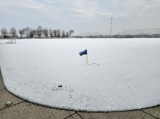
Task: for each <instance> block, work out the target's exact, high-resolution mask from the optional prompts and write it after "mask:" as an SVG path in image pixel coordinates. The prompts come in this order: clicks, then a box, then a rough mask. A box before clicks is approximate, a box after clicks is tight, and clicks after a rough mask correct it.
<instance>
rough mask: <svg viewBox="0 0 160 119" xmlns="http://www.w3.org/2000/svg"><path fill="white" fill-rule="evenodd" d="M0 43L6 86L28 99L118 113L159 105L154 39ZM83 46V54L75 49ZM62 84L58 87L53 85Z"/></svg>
mask: <svg viewBox="0 0 160 119" xmlns="http://www.w3.org/2000/svg"><path fill="white" fill-rule="evenodd" d="M5 42H7V41H5V40H1V41H0V66H1V71H2V76H3V81H4V84H5V86H6V88H7V89H8V90H9V91H10V92H12V93H13V94H15V95H16V96H19V97H21V98H23V99H25V100H28V101H30V102H34V103H38V104H41V105H46V106H50V107H56V108H61V109H70V110H77V111H79V110H81V111H122V110H132V109H140V108H145V107H151V106H156V105H159V104H160V93H159V92H160V39H159V38H147V39H146V38H141V39H136V38H133V39H87V38H85V39H74V38H72V39H28V40H27V39H25V40H24V39H23V40H17V43H16V44H5ZM85 49H87V50H88V59H89V63H90V64H91V63H93V62H94V63H97V64H99V66H98V65H96V64H92V65H86V56H85V55H84V56H80V55H79V52H81V51H83V50H85ZM58 85H62V87H58Z"/></svg>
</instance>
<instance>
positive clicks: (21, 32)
mask: <svg viewBox="0 0 160 119" xmlns="http://www.w3.org/2000/svg"><path fill="white" fill-rule="evenodd" d="M24 32H25V29H21V30H19V34H20V35H21V38H22V36H23V35H24Z"/></svg>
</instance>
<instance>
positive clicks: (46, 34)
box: [1, 26, 74, 38]
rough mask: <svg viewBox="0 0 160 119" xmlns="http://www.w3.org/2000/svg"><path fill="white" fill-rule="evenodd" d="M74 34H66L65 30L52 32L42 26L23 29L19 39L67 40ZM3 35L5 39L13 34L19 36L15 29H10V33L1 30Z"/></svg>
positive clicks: (20, 31) (3, 29)
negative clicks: (54, 38)
mask: <svg viewBox="0 0 160 119" xmlns="http://www.w3.org/2000/svg"><path fill="white" fill-rule="evenodd" d="M73 33H74V31H73V30H70V31H67V32H65V31H64V30H62V31H61V30H60V29H58V30H52V29H51V28H50V29H47V28H44V29H43V27H42V26H38V27H37V29H32V28H29V27H26V28H22V29H20V30H19V34H20V37H19V38H24V35H25V38H53V37H56V38H67V37H71V35H72V34H73ZM1 34H2V35H3V37H4V38H9V37H10V36H9V34H12V36H13V37H18V36H17V31H16V29H15V28H14V27H12V28H11V29H10V31H9V32H8V31H7V29H6V28H2V29H1Z"/></svg>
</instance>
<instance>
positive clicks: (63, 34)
mask: <svg viewBox="0 0 160 119" xmlns="http://www.w3.org/2000/svg"><path fill="white" fill-rule="evenodd" d="M62 37H63V38H64V37H65V31H64V30H63V31H62Z"/></svg>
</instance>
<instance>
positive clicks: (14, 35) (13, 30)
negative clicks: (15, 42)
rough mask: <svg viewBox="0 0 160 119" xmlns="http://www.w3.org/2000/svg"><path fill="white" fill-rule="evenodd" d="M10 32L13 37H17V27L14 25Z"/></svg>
mask: <svg viewBox="0 0 160 119" xmlns="http://www.w3.org/2000/svg"><path fill="white" fill-rule="evenodd" d="M10 34H12V35H13V37H16V35H17V31H16V29H15V28H14V27H12V28H11V29H10Z"/></svg>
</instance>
